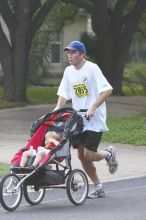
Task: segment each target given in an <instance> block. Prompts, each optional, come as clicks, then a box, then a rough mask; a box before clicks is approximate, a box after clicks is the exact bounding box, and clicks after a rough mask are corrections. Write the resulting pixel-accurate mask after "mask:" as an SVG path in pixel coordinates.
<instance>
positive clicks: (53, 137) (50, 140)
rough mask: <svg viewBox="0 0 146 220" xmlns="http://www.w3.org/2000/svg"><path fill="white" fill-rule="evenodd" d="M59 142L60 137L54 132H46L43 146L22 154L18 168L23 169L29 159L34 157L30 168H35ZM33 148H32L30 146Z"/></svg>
mask: <svg viewBox="0 0 146 220" xmlns="http://www.w3.org/2000/svg"><path fill="white" fill-rule="evenodd" d="M60 141H61V135H60V134H59V133H57V132H55V131H48V132H47V133H46V135H45V146H44V147H41V146H40V147H38V148H37V151H36V150H34V149H29V150H28V151H25V152H23V154H22V158H21V161H20V167H25V166H26V164H27V162H28V160H29V159H30V158H33V157H35V160H34V162H33V164H32V165H31V166H30V168H36V167H37V166H38V165H39V163H40V162H41V161H42V159H43V157H44V156H46V155H47V154H48V153H49V152H50V151H51V149H53V148H54V147H56V146H57V145H58V144H59V142H60ZM32 148H33V146H32Z"/></svg>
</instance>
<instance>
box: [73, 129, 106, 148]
mask: <svg viewBox="0 0 146 220" xmlns="http://www.w3.org/2000/svg"><path fill="white" fill-rule="evenodd" d="M102 133H103V132H95V131H84V132H83V133H80V134H77V135H74V136H72V137H71V138H70V143H71V145H72V146H73V148H76V149H77V148H78V147H79V146H84V147H85V148H87V149H89V150H91V151H94V152H96V151H97V148H98V146H99V144H100V141H101V136H102Z"/></svg>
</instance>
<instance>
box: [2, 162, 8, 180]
mask: <svg viewBox="0 0 146 220" xmlns="http://www.w3.org/2000/svg"><path fill="white" fill-rule="evenodd" d="M9 172H10V166H9V165H8V164H5V163H0V177H2V176H4V175H6V174H8V173H9Z"/></svg>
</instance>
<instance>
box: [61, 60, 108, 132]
mask: <svg viewBox="0 0 146 220" xmlns="http://www.w3.org/2000/svg"><path fill="white" fill-rule="evenodd" d="M107 90H112V86H111V85H110V84H109V83H108V81H107V80H106V78H105V77H104V75H103V74H102V72H101V70H100V69H99V67H98V66H97V65H96V64H95V63H92V62H90V61H86V62H85V64H84V65H83V66H82V68H80V69H78V70H77V69H75V67H74V66H73V65H71V66H68V67H66V69H65V71H64V75H63V78H62V81H61V83H60V86H59V88H58V92H57V95H59V96H62V97H64V98H65V99H66V100H70V99H71V101H72V107H73V108H74V109H77V110H78V109H88V108H89V107H90V106H91V105H92V104H93V103H94V102H95V101H96V100H97V99H98V96H99V95H100V93H101V92H104V91H107ZM84 124H85V127H84V130H92V131H97V132H100V131H106V130H108V128H107V126H106V105H105V102H104V103H102V104H101V105H100V106H99V107H98V108H97V109H96V112H95V114H94V116H93V117H92V118H91V120H90V121H87V120H84Z"/></svg>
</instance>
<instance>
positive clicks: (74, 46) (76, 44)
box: [64, 40, 86, 53]
mask: <svg viewBox="0 0 146 220" xmlns="http://www.w3.org/2000/svg"><path fill="white" fill-rule="evenodd" d="M67 50H72V51H77V50H79V51H81V52H82V53H86V48H85V45H84V44H83V43H82V42H80V41H77V40H76V41H72V42H70V43H69V45H68V46H67V47H65V48H64V51H67Z"/></svg>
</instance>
